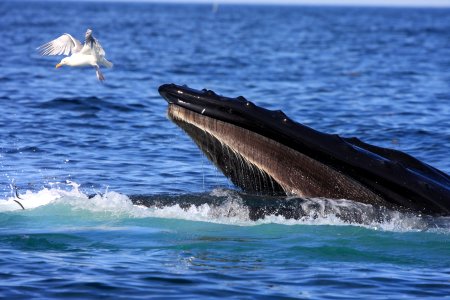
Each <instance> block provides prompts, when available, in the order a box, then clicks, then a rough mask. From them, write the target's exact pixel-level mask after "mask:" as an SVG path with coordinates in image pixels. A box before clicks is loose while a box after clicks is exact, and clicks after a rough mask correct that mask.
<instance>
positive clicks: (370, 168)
mask: <svg viewBox="0 0 450 300" xmlns="http://www.w3.org/2000/svg"><path fill="white" fill-rule="evenodd" d="M159 93H160V94H161V96H162V97H163V98H164V99H165V100H166V101H167V102H168V103H169V105H176V106H179V107H182V108H184V109H187V110H189V111H192V112H195V113H198V114H202V115H204V116H207V117H210V118H213V119H216V120H220V121H223V122H226V123H230V124H233V125H235V126H239V127H241V128H245V129H247V130H250V131H252V132H255V133H257V134H260V135H262V136H264V137H267V138H269V139H272V140H274V141H276V142H278V143H280V144H283V145H285V146H287V147H289V148H291V149H293V150H295V151H298V152H301V153H302V154H304V155H306V156H308V157H310V158H312V159H314V160H316V161H319V162H321V163H322V164H325V165H327V166H328V167H330V168H332V169H334V170H336V171H338V172H340V173H342V174H345V175H346V176H348V177H350V178H352V179H353V180H355V181H357V182H359V183H360V184H361V185H363V186H364V187H366V188H368V189H369V190H370V191H372V192H373V193H374V194H376V195H378V196H379V197H381V198H382V199H383V200H384V201H386V202H388V203H391V204H392V205H394V206H397V207H401V208H403V209H406V210H409V211H413V212H418V213H423V214H428V215H443V216H448V215H450V176H449V175H447V174H445V173H444V172H442V171H440V170H438V169H436V168H434V167H432V166H430V165H427V164H425V163H423V162H421V161H419V160H418V159H416V158H414V157H412V156H410V155H408V154H406V153H404V152H401V151H398V150H392V149H388V148H382V147H378V146H374V145H370V144H367V143H364V142H362V141H361V140H359V139H357V138H343V137H340V136H339V135H336V134H327V133H322V132H319V131H316V130H314V129H312V128H310V127H307V126H305V125H302V124H300V123H297V122H295V121H293V120H292V119H290V118H289V117H287V116H286V115H285V114H284V113H283V112H282V111H279V110H277V111H272V110H267V109H265V108H262V107H259V106H257V105H255V104H254V103H252V102H250V101H248V100H247V99H245V98H244V97H242V96H239V97H237V98H229V97H224V96H220V95H217V94H216V93H214V92H213V91H210V90H195V89H192V88H189V87H187V86H180V85H176V84H164V85H161V86H160V87H159Z"/></svg>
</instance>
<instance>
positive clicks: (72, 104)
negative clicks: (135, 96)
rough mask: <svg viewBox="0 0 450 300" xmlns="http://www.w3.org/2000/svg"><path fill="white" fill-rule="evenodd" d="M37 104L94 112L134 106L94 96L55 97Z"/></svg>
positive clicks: (45, 106) (121, 110)
mask: <svg viewBox="0 0 450 300" xmlns="http://www.w3.org/2000/svg"><path fill="white" fill-rule="evenodd" d="M37 106H38V107H39V108H43V109H59V110H70V111H78V112H90V113H95V112H98V111H101V110H113V111H119V112H129V111H132V110H134V108H132V107H130V106H129V105H126V104H122V103H113V102H109V101H107V100H104V99H102V98H98V97H95V96H91V97H72V98H71V97H68V98H55V99H52V100H48V101H45V102H41V103H39V104H37Z"/></svg>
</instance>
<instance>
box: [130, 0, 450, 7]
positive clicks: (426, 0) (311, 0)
mask: <svg viewBox="0 0 450 300" xmlns="http://www.w3.org/2000/svg"><path fill="white" fill-rule="evenodd" d="M122 1H125V2H126V1H127V0H122ZM129 1H130V2H177V3H183V2H184V3H189V2H196V3H255V4H257V3H265V4H307V5H356V6H361V5H363V6H413V7H414V6H421V7H450V0H129Z"/></svg>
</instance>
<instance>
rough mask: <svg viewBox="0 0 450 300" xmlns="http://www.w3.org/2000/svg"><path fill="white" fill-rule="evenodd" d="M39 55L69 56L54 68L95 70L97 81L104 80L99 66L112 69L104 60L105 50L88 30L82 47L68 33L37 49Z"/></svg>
mask: <svg viewBox="0 0 450 300" xmlns="http://www.w3.org/2000/svg"><path fill="white" fill-rule="evenodd" d="M37 50H38V51H39V53H40V54H41V55H66V56H68V55H70V56H68V57H65V58H63V59H62V60H61V61H60V62H59V64H57V65H56V68H57V69H58V68H60V67H62V66H64V65H66V66H70V67H87V66H92V67H94V68H95V72H96V74H97V79H98V80H100V81H103V80H105V77H104V76H103V73H102V72H101V71H100V66H104V67H106V68H112V66H113V64H112V63H111V62H110V61H108V60H107V59H106V58H105V50H103V47H102V45H100V42H99V41H98V40H97V39H96V38H95V37H94V36H93V35H92V30H91V29H88V30H87V31H86V35H85V42H84V45H81V43H80V41H79V40H77V39H76V38H74V37H73V36H71V35H70V34H68V33H64V34H63V35H61V36H60V37H59V38H57V39H54V40H53V41H50V42H48V43H46V44H44V45H42V46H40V47H38V48H37Z"/></svg>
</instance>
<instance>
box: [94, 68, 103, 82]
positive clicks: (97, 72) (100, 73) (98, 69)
mask: <svg viewBox="0 0 450 300" xmlns="http://www.w3.org/2000/svg"><path fill="white" fill-rule="evenodd" d="M94 68H95V73H96V74H97V79H98V80H100V81H103V80H105V76H103V73H102V71H100V68H99V66H94Z"/></svg>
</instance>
